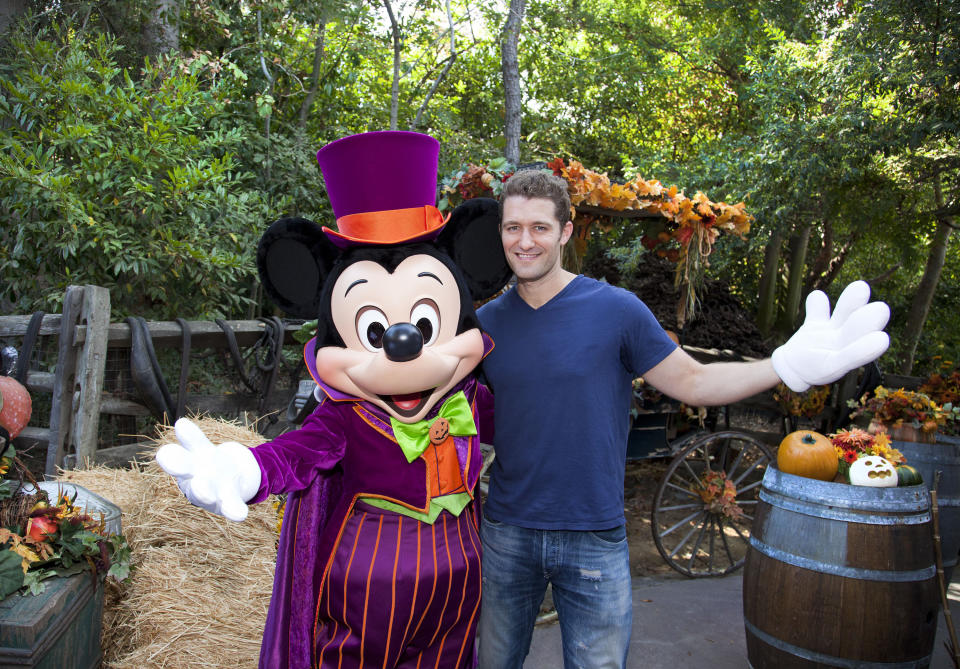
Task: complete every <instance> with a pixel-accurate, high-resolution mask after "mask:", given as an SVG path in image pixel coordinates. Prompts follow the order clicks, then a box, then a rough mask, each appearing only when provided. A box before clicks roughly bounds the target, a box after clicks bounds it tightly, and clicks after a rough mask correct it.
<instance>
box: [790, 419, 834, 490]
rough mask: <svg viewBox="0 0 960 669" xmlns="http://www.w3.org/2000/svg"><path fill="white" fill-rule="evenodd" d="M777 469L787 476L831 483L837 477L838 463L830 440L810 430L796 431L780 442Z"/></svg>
mask: <svg viewBox="0 0 960 669" xmlns="http://www.w3.org/2000/svg"><path fill="white" fill-rule="evenodd" d="M777 467H778V468H779V469H780V471H782V472H786V473H787V474H794V475H795V476H805V477H807V478H811V479H817V480H819V481H832V480H833V478H834V477H835V476H836V475H837V468H838V467H839V461H838V459H837V451H836V449H835V448H834V447H833V442H831V441H830V439H828V438H827V437H825V436H824V435H822V434H820V433H819V432H813V431H812V430H797V431H796V432H791V433H790V434H788V435H787V436H786V437H784V438H783V440H782V441H781V442H780V448H779V449H778V450H777Z"/></svg>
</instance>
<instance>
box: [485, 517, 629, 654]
mask: <svg viewBox="0 0 960 669" xmlns="http://www.w3.org/2000/svg"><path fill="white" fill-rule="evenodd" d="M480 538H481V540H482V542H483V590H482V599H481V606H480V628H479V634H478V636H479V639H480V669H521V667H522V666H523V660H524V658H525V657H526V656H527V653H528V652H529V650H530V639H531V637H532V636H533V626H534V622H535V621H536V617H537V613H538V612H539V609H540V604H541V602H542V601H543V596H544V593H545V592H546V588H547V583H550V584H551V586H552V588H553V602H554V606H556V609H557V615H558V618H559V620H560V636H561V638H562V640H563V664H564V667H565V669H600V668H601V667H602V668H604V669H606V668H610V669H614V668H622V667H625V666H626V662H627V649H628V647H629V645H630V630H631V627H632V621H633V595H632V588H631V581H630V560H629V556H628V553H627V538H626V529H625V528H624V527H623V526H620V527H616V528H613V529H610V530H602V531H573V530H532V529H527V528H523V527H517V526H515V525H508V524H506V523H500V522H497V521H495V520H490V519H489V518H486V517H485V518H484V519H483V524H482V526H481V528H480Z"/></svg>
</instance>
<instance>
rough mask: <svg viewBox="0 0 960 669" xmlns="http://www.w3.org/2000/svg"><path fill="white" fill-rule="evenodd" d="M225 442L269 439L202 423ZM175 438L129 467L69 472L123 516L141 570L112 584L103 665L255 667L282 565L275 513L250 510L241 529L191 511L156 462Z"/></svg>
mask: <svg viewBox="0 0 960 669" xmlns="http://www.w3.org/2000/svg"><path fill="white" fill-rule="evenodd" d="M195 422H196V423H197V425H198V426H199V427H200V428H201V429H202V430H203V431H204V433H205V434H206V435H207V436H208V437H209V438H210V440H211V441H212V442H213V443H215V444H217V443H222V442H225V441H236V442H239V443H241V444H244V445H247V446H256V445H257V444H260V443H261V442H262V441H263V438H262V437H261V436H260V435H258V434H257V433H256V432H254V431H253V430H250V429H247V428H245V427H243V426H241V425H238V424H236V423H229V422H226V421H222V420H218V419H213V418H198V419H195ZM169 441H173V431H172V428H169V427H168V428H163V429H162V431H161V433H160V435H159V436H158V437H157V439H156V440H155V442H154V444H153V446H152V447H151V448H150V449H149V450H148V452H147V453H145V454H144V455H143V456H141V457H140V458H138V462H136V463H132V464H131V468H130V469H112V468H108V467H100V466H97V467H90V468H88V469H84V470H72V471H66V472H62V474H61V477H60V478H61V480H64V481H70V482H71V483H75V484H77V485H80V486H83V487H84V488H87V489H88V490H90V491H92V492H94V493H96V494H98V495H100V496H102V497H104V498H106V499H108V500H110V501H111V502H113V503H114V504H116V505H117V506H119V507H120V508H121V509H122V511H123V516H122V523H123V533H124V535H125V536H126V538H127V541H128V542H129V543H130V547H131V552H132V564H133V567H134V569H133V572H132V573H131V576H130V577H129V579H128V580H127V581H125V582H124V583H123V584H122V585H119V586H118V585H111V584H110V582H109V581H108V585H107V591H106V597H105V603H104V618H103V637H102V645H103V651H104V666H105V667H111V668H115V669H133V668H136V669H145V668H150V667H176V668H180V667H184V668H187V667H190V668H193V667H196V668H197V669H199V668H201V667H202V668H204V669H209V668H210V667H256V665H257V655H258V653H259V648H260V641H261V639H262V636H263V626H264V623H265V621H266V615H267V606H268V604H269V601H270V591H271V587H272V584H273V572H274V567H275V563H276V540H277V534H276V520H277V519H276V511H275V510H274V507H273V505H272V504H270V503H267V502H265V503H262V504H257V505H254V506H252V507H250V515H249V516H248V517H247V520H245V521H244V522H242V523H234V522H231V521H229V520H226V519H224V518H221V517H220V516H217V515H214V514H212V513H209V512H207V511H204V510H202V509H199V508H197V507H194V506H192V505H191V504H190V503H189V502H187V501H186V499H185V498H184V496H183V494H182V493H181V492H180V490H179V489H178V488H177V485H176V482H175V481H174V479H173V478H172V477H170V476H168V475H167V474H166V473H165V472H163V471H162V470H161V469H160V468H159V467H158V466H157V464H156V463H155V462H154V461H153V457H152V454H153V452H155V451H156V449H157V448H158V447H159V445H161V444H164V443H167V442H169Z"/></svg>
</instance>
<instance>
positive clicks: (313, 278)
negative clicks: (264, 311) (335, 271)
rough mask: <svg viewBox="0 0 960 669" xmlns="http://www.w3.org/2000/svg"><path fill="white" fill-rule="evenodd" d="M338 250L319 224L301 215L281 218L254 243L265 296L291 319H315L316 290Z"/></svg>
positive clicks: (321, 286)
mask: <svg viewBox="0 0 960 669" xmlns="http://www.w3.org/2000/svg"><path fill="white" fill-rule="evenodd" d="M338 254H339V250H338V249H337V247H335V246H334V245H333V244H332V243H331V242H330V241H329V240H328V239H327V236H326V235H325V234H323V231H322V230H321V228H320V226H319V225H317V224H316V223H314V222H313V221H308V220H307V219H305V218H281V219H280V220H278V221H274V222H273V223H271V224H270V227H269V228H267V231H266V232H264V233H263V236H262V237H261V238H260V243H259V244H258V245H257V270H258V271H259V272H260V281H261V283H262V284H263V288H264V290H265V291H266V292H267V295H268V296H269V297H270V299H271V300H273V302H274V304H276V305H277V306H278V307H280V309H281V310H282V311H284V312H286V313H287V314H289V315H290V316H293V317H295V318H307V319H309V318H316V317H317V313H318V312H319V311H320V290H321V289H322V288H323V282H324V280H325V279H326V277H327V275H328V274H329V273H330V268H331V267H332V266H333V261H334V259H335V258H336V257H337V255H338Z"/></svg>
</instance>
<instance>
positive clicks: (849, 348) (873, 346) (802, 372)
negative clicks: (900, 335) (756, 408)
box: [772, 281, 890, 393]
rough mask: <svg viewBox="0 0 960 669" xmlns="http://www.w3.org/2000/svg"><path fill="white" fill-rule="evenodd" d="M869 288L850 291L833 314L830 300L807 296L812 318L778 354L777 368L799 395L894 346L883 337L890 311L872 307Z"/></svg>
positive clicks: (816, 294) (818, 295)
mask: <svg viewBox="0 0 960 669" xmlns="http://www.w3.org/2000/svg"><path fill="white" fill-rule="evenodd" d="M869 300H870V286H868V285H867V283H866V282H865V281H854V282H853V283H851V284H850V285H849V286H847V287H846V288H845V289H844V290H843V293H841V295H840V298H839V299H838V300H837V306H836V308H835V309H834V310H833V315H832V316H831V315H830V301H829V300H828V299H827V296H826V295H825V294H824V293H823V292H821V291H819V290H815V291H813V292H812V293H810V294H809V295H808V296H807V317H806V320H805V321H804V323H803V325H802V326H800V329H799V330H797V331H796V332H795V333H794V335H793V336H792V337H791V338H790V339H789V340H788V341H787V343H785V344H784V345H783V346H781V347H780V348H778V349H777V350H775V351H774V352H773V358H772V359H773V368H774V370H776V372H777V375H778V376H779V377H780V379H781V380H782V381H783V382H784V383H785V384H787V386H789V387H790V389H791V390H793V391H794V392H798V393H799V392H803V391H804V390H806V389H807V388H809V387H810V386H813V385H821V384H825V383H831V382H833V381H836V380H837V379H839V378H840V377H841V376H843V375H844V374H846V373H847V372H848V371H850V370H851V369H855V368H857V367H860V366H861V365H865V364H867V363H868V362H870V361H872V360H876V359H877V358H879V357H880V356H881V355H883V352H884V351H886V350H887V347H888V346H889V345H890V338H889V337H888V336H887V333H886V332H883V328H884V326H886V324H887V321H888V320H890V307H888V306H887V305H886V303H884V302H870V301H869Z"/></svg>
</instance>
